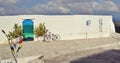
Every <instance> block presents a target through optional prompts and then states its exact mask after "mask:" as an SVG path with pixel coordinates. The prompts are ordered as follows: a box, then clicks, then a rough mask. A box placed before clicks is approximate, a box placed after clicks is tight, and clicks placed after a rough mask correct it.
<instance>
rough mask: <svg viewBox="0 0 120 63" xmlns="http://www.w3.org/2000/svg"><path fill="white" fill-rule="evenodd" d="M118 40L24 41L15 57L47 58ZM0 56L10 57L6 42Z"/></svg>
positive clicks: (1, 47) (109, 43) (1, 46)
mask: <svg viewBox="0 0 120 63" xmlns="http://www.w3.org/2000/svg"><path fill="white" fill-rule="evenodd" d="M118 42H119V40H118V39H115V38H112V37H107V38H97V39H96V38H95V39H82V40H80V39H76V40H60V41H51V42H24V43H23V48H22V49H21V50H20V52H19V53H18V56H17V57H18V58H20V57H29V56H36V55H43V56H44V58H46V59H47V58H51V57H56V56H60V55H63V54H68V53H74V52H77V51H82V50H87V49H91V48H98V47H103V46H106V45H112V44H117V43H118ZM0 58H1V59H9V58H12V55H11V53H10V49H9V46H8V44H5V45H0Z"/></svg>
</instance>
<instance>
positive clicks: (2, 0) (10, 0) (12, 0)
mask: <svg viewBox="0 0 120 63" xmlns="http://www.w3.org/2000/svg"><path fill="white" fill-rule="evenodd" d="M16 2H17V0H0V3H2V4H5V5H8V4H15V3H16Z"/></svg>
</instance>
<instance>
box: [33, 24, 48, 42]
mask: <svg viewBox="0 0 120 63" xmlns="http://www.w3.org/2000/svg"><path fill="white" fill-rule="evenodd" d="M34 32H35V36H36V37H37V38H38V41H40V40H43V41H45V39H44V35H45V34H46V32H47V29H46V26H45V23H40V24H39V26H37V27H35V31H34Z"/></svg>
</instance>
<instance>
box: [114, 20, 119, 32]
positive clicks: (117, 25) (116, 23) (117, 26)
mask: <svg viewBox="0 0 120 63" xmlns="http://www.w3.org/2000/svg"><path fill="white" fill-rule="evenodd" d="M114 24H115V31H116V32H117V33H120V21H114Z"/></svg>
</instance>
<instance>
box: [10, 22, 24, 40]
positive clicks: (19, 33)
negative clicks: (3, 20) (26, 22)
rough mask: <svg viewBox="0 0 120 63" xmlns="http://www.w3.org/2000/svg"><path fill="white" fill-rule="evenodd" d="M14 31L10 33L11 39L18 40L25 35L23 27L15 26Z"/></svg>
mask: <svg viewBox="0 0 120 63" xmlns="http://www.w3.org/2000/svg"><path fill="white" fill-rule="evenodd" d="M13 29H14V30H13V31H12V32H11V31H10V32H9V34H8V35H9V36H10V38H11V39H12V38H17V37H19V36H22V35H23V33H22V27H21V25H18V24H14V27H13Z"/></svg>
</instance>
